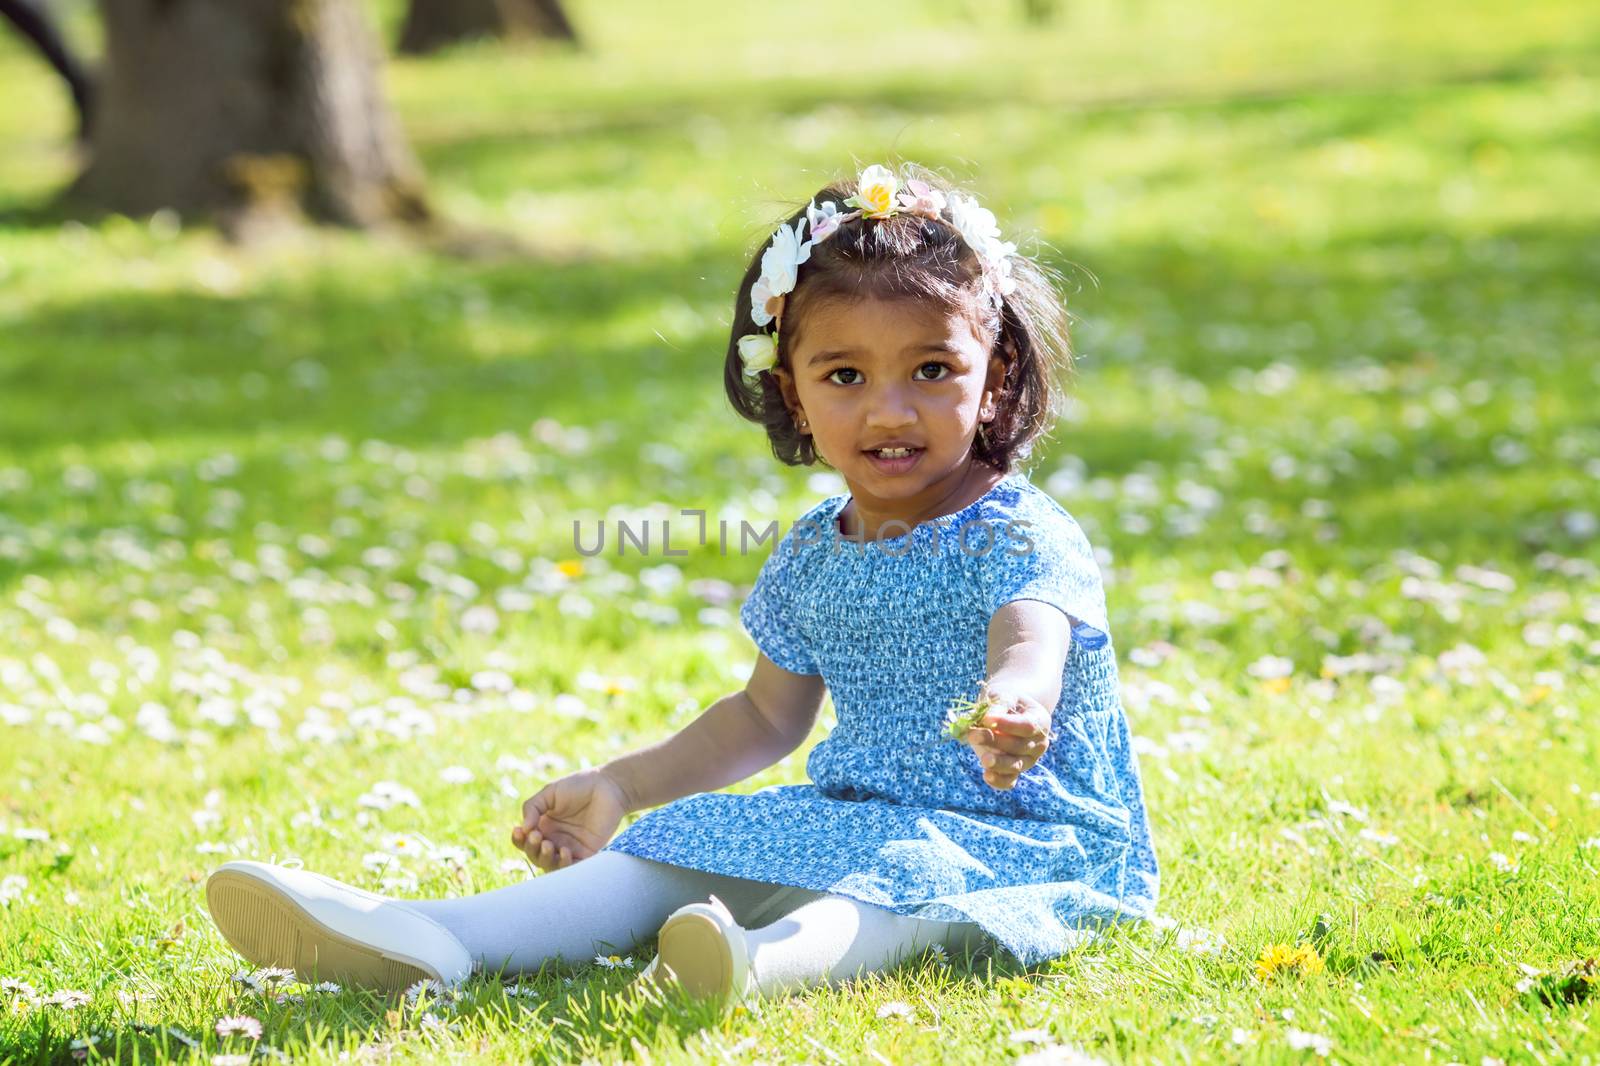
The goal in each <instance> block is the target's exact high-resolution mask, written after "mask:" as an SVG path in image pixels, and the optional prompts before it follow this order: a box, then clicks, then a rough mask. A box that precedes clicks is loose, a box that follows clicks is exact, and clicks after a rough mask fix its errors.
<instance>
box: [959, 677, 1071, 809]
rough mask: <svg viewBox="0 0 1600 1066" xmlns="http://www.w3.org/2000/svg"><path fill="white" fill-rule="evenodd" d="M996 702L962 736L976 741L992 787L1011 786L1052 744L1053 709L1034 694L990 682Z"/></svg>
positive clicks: (990, 693)
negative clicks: (1004, 687) (1008, 688)
mask: <svg viewBox="0 0 1600 1066" xmlns="http://www.w3.org/2000/svg"><path fill="white" fill-rule="evenodd" d="M986 690H987V692H988V694H989V699H990V701H991V702H992V703H994V704H995V706H994V707H992V708H991V709H990V710H989V712H988V713H987V714H985V715H984V716H983V717H982V718H981V719H979V721H978V724H977V725H976V726H974V727H973V728H971V729H969V730H967V734H966V736H965V737H963V738H962V739H963V740H965V741H966V742H967V743H968V744H971V745H972V749H973V750H974V751H976V752H977V753H978V761H979V762H980V763H982V764H983V767H984V769H983V779H984V781H985V782H986V783H988V785H989V786H990V787H991V788H997V789H1002V790H1005V789H1009V788H1012V787H1014V786H1015V785H1016V783H1017V778H1019V777H1021V776H1022V775H1023V774H1025V773H1027V772H1028V770H1030V769H1032V768H1033V764H1034V763H1036V762H1038V761H1039V760H1040V759H1041V758H1043V757H1044V753H1045V749H1046V748H1048V747H1049V746H1050V741H1051V739H1052V737H1051V734H1050V709H1049V708H1047V707H1045V706H1044V705H1043V704H1041V703H1040V702H1039V701H1038V700H1035V699H1033V698H1032V697H1031V696H1024V695H1020V694H1015V693H1008V692H1006V691H1005V690H1004V689H1002V688H998V687H996V686H994V685H989V686H987V688H986Z"/></svg>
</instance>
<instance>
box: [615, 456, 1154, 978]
mask: <svg viewBox="0 0 1600 1066" xmlns="http://www.w3.org/2000/svg"><path fill="white" fill-rule="evenodd" d="M848 501H849V496H848V494H841V495H837V496H830V497H829V498H827V499H825V500H823V501H822V502H821V503H820V504H818V505H817V506H815V507H813V508H812V509H811V510H810V511H808V512H807V513H806V514H805V516H804V517H803V518H801V519H800V520H799V521H797V522H796V523H795V524H794V525H793V526H791V527H790V529H789V531H788V532H787V533H786V534H785V535H784V536H783V537H781V538H780V539H779V541H778V543H777V546H776V547H775V548H774V549H773V552H772V555H771V556H770V557H769V558H768V559H767V561H766V563H765V564H764V565H763V566H762V568H761V572H760V573H759V574H758V575H757V578H756V582H755V586H754V588H753V589H752V590H751V593H750V596H749V598H748V599H747V600H746V601H745V603H744V606H743V607H742V608H741V610H740V615H739V616H740V620H741V621H742V622H743V623H744V626H745V628H746V629H747V630H748V631H749V633H750V636H751V638H752V639H753V640H754V641H755V643H756V646H757V647H759V648H760V649H761V651H762V652H764V653H765V654H766V656H767V657H768V658H769V659H771V660H772V661H773V662H774V663H776V664H777V665H778V666H780V667H782V668H783V669H785V670H789V671H792V672H794V673H799V674H820V675H821V676H822V677H823V679H824V681H825V682H826V684H827V687H828V690H829V693H830V694H831V696H832V700H833V705H834V710H835V713H836V716H837V719H838V722H837V725H836V726H835V727H834V729H833V730H832V732H830V733H829V734H828V736H827V737H825V738H824V739H822V740H821V741H819V742H818V743H817V745H816V746H815V747H814V748H813V749H812V751H811V754H810V757H809V759H808V760H807V763H806V771H807V775H808V776H809V778H810V780H811V783H810V784H804V785H777V786H773V787H770V788H764V789H761V790H760V791H758V792H754V793H750V794H736V793H729V792H710V793H702V794H699V795H694V796H688V797H685V798H683V799H680V800H677V801H675V802H673V803H670V804H667V805H666V806H663V807H660V808H657V809H656V810H653V811H650V812H648V813H647V814H645V815H643V816H642V817H640V818H639V819H638V820H637V821H636V822H634V823H633V824H632V825H630V826H628V828H627V829H625V830H624V831H623V832H622V833H621V834H620V835H618V836H617V837H616V839H614V840H613V841H612V842H611V844H610V845H609V847H610V848H611V849H612V850H616V851H622V852H626V853H628V854H631V855H637V856H639V857H641V858H645V859H654V860H656V861H658V862H664V863H670V864H672V865H674V866H681V867H688V868H691V869H695V870H703V871H708V872H711V873H719V874H724V875H728V876H732V877H742V878H748V879H751V880H757V881H763V882H766V883H770V884H780V885H794V886H798V887H801V888H805V889H809V890H811V891H815V892H832V893H835V894H838V895H842V896H849V897H852V898H854V899H858V900H861V901H863V902H866V903H873V904H877V905H879V906H882V907H886V908H888V909H889V910H892V911H895V912H897V913H899V914H907V915H912V916H915V917H918V918H931V919H935V920H938V921H948V922H976V923H977V924H978V925H979V926H981V927H982V928H983V929H984V931H985V932H986V933H988V934H989V935H990V936H991V937H993V939H994V940H995V941H996V942H998V943H999V944H1000V945H1001V946H1002V947H1003V948H1005V949H1006V950H1007V951H1009V952H1010V953H1011V954H1012V955H1014V956H1015V957H1016V958H1017V959H1018V961H1020V962H1021V963H1022V964H1023V965H1034V964H1036V963H1038V962H1040V961H1043V960H1045V959H1048V958H1052V957H1054V956H1058V955H1061V954H1063V953H1064V952H1066V951H1068V950H1070V949H1071V948H1073V947H1075V946H1077V945H1078V944H1080V943H1083V942H1085V941H1086V940H1088V939H1092V938H1093V936H1094V935H1095V932H1096V930H1097V928H1098V927H1100V926H1102V925H1103V924H1105V923H1107V922H1110V921H1112V920H1115V919H1118V918H1148V917H1150V916H1152V915H1153V913H1154V909H1155V904H1156V895H1157V890H1158V884H1159V875H1158V871H1157V866H1156V857H1155V851H1154V849H1153V846H1152V843H1151V839H1150V827H1149V824H1148V821H1147V818H1146V813H1145V805H1144V794H1143V789H1142V787H1141V784H1140V780H1139V770H1138V763H1137V760H1136V758H1135V756H1134V751H1133V745H1132V743H1131V740H1130V737H1129V734H1128V723H1127V719H1126V717H1125V716H1124V714H1123V709H1122V704H1121V699H1120V695H1119V691H1118V681H1117V661H1116V654H1115V651H1114V650H1113V647H1112V644H1111V638H1110V628H1109V626H1108V625H1107V622H1106V610H1105V592H1104V589H1103V587H1102V585H1101V580H1100V571H1099V568H1098V567H1097V565H1096V563H1095V560H1094V555H1093V553H1092V552H1091V550H1090V547H1089V543H1088V540H1087V539H1086V538H1085V536H1084V534H1083V531H1082V530H1081V529H1080V528H1079V527H1078V524H1077V522H1075V521H1074V520H1073V519H1072V516H1071V515H1069V514H1068V513H1067V512H1066V510H1065V509H1064V508H1062V506H1061V505H1060V504H1059V503H1057V502H1056V501H1055V500H1054V499H1053V498H1051V497H1050V496H1049V495H1047V494H1046V493H1044V492H1043V491H1041V490H1040V489H1039V488H1037V487H1036V486H1034V485H1033V484H1032V483H1031V482H1030V481H1029V480H1028V479H1027V477H1026V476H1025V475H1024V474H1022V473H1012V474H1010V475H1008V476H1006V477H1005V478H1004V479H1003V480H1001V481H1000V482H998V483H996V484H995V485H994V486H993V487H992V488H991V489H990V490H989V491H988V492H987V493H986V494H984V495H983V496H982V497H980V498H979V499H978V500H976V501H974V502H973V503H971V504H970V505H968V506H967V507H965V508H963V509H962V510H960V511H957V512H956V513H954V514H951V515H945V516H943V517H941V518H937V519H934V520H931V521H928V522H923V523H921V524H919V525H917V526H916V527H914V528H913V529H911V531H910V532H909V533H906V534H904V535H902V536H899V537H886V538H883V539H880V540H877V541H860V540H856V539H854V538H852V537H846V536H844V535H843V534H842V533H840V532H839V527H838V524H837V523H838V516H839V513H840V511H841V510H843V508H844V506H845V504H846V503H847V502H848ZM1019 599H1029V600H1040V601H1043V602H1045V603H1048V604H1051V605H1052V606H1054V607H1056V608H1058V609H1060V610H1061V611H1062V612H1064V613H1065V614H1066V615H1067V616H1068V618H1069V619H1070V620H1071V626H1072V648H1071V651H1070V652H1069V654H1068V657H1067V662H1066V666H1065V668H1064V670H1063V676H1062V687H1061V699H1060V702H1059V703H1058V704H1057V705H1056V707H1055V711H1054V716H1053V722H1052V727H1053V728H1054V730H1055V733H1056V739H1055V741H1054V742H1053V743H1052V744H1051V745H1050V746H1049V748H1048V750H1047V751H1046V752H1045V754H1044V757H1043V758H1042V759H1041V760H1040V761H1039V762H1038V763H1037V764H1036V765H1035V766H1034V767H1032V768H1031V769H1029V770H1028V771H1027V772H1026V773H1024V774H1022V775H1021V777H1019V778H1018V780H1017V783H1016V786H1015V787H1014V788H1012V789H1010V790H1007V791H1000V790H997V789H994V788H991V787H990V786H989V785H988V784H986V783H985V782H984V780H983V767H982V766H981V765H980V764H979V762H978V758H977V753H976V752H974V751H973V750H972V748H971V747H970V746H968V745H967V744H964V743H961V742H959V741H954V740H946V739H944V728H945V715H946V712H947V711H948V709H949V707H950V704H951V702H952V701H953V700H954V699H955V698H956V697H958V696H959V697H965V698H967V699H972V698H975V697H976V695H977V693H978V687H979V685H980V683H981V682H982V681H983V680H984V679H985V678H986V677H987V676H988V670H987V662H986V657H987V647H988V626H989V617H990V615H992V614H993V613H994V612H995V611H996V610H997V609H999V608H1000V607H1001V606H1002V605H1004V604H1006V603H1009V602H1011V601H1012V600H1019Z"/></svg>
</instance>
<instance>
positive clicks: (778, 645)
mask: <svg viewBox="0 0 1600 1066" xmlns="http://www.w3.org/2000/svg"><path fill="white" fill-rule="evenodd" d="M793 538H794V531H793V530H792V529H791V530H790V532H789V534H788V535H786V536H784V537H783V538H782V539H780V540H779V541H778V543H777V545H776V546H775V547H774V548H773V549H772V554H771V555H769V556H767V561H766V562H764V563H762V564H761V571H760V573H758V574H757V575H756V583H755V587H754V588H752V589H751V590H750V595H749V596H748V597H747V598H746V599H745V601H744V604H743V605H742V606H741V607H740V608H739V621H740V622H742V623H743V624H744V628H745V632H747V633H749V634H750V639H751V640H753V641H754V642H755V645H756V647H757V648H760V649H761V652H762V654H764V655H766V657H767V658H769V659H771V660H772V661H773V662H774V663H776V664H777V665H778V666H781V667H782V668H783V669H785V670H787V671H789V672H790V673H791V674H816V673H819V672H820V671H819V670H818V669H817V664H816V660H815V659H814V658H813V656H812V653H811V649H810V648H809V647H807V645H806V640H805V637H804V636H803V635H802V634H801V633H800V630H799V627H798V626H796V624H795V615H794V611H793V610H792V608H791V604H792V602H793V598H794V594H795V591H796V589H795V584H794V580H793V577H792V575H793V574H794V572H795V569H796V564H797V563H798V562H799V560H798V558H797V557H796V551H797V549H796V548H795V545H794V539H793Z"/></svg>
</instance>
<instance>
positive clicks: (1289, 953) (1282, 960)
mask: <svg viewBox="0 0 1600 1066" xmlns="http://www.w3.org/2000/svg"><path fill="white" fill-rule="evenodd" d="M1322 969H1323V962H1322V956H1321V955H1318V954H1317V949H1316V948H1314V947H1312V946H1311V945H1310V944H1270V945H1268V946H1267V947H1265V948H1263V949H1262V950H1261V957H1260V958H1258V959H1256V976H1257V977H1258V978H1260V979H1261V980H1263V981H1269V980H1271V979H1272V978H1273V977H1275V976H1277V975H1278V974H1280V973H1288V972H1291V971H1293V972H1295V973H1299V974H1314V973H1321V972H1322Z"/></svg>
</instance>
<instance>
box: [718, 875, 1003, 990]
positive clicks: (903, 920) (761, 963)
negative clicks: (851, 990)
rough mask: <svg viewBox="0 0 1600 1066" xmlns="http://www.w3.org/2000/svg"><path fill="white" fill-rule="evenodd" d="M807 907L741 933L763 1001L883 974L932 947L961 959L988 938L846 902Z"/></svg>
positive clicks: (827, 899)
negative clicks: (878, 972)
mask: <svg viewBox="0 0 1600 1066" xmlns="http://www.w3.org/2000/svg"><path fill="white" fill-rule="evenodd" d="M810 896H811V897H812V899H811V902H809V903H806V904H804V905H803V906H801V907H799V908H797V909H795V910H793V911H790V912H789V913H788V914H786V915H784V916H783V917H782V918H780V919H779V920H777V921H775V922H773V923H772V924H771V925H768V926H765V927H763V928H760V929H754V930H749V931H747V932H746V933H745V944H746V946H747V947H748V949H749V956H750V970H751V973H752V974H753V975H754V978H755V983H756V988H757V990H758V991H759V992H760V994H761V995H763V996H779V995H785V994H787V993H790V992H795V991H798V990H800V989H802V988H805V987H806V986H809V985H814V984H832V983H836V982H839V981H844V980H848V979H850V978H852V977H857V976H861V975H864V974H868V973H874V972H876V971H879V970H885V969H888V968H889V967H891V966H893V965H894V964H895V963H897V962H899V961H901V960H902V959H904V958H907V957H909V956H912V955H915V954H917V953H918V952H920V951H922V950H924V949H926V948H927V947H929V946H930V945H933V944H938V945H940V946H941V947H943V948H945V949H946V950H948V951H951V952H955V953H957V954H960V953H962V952H966V951H975V950H977V949H978V948H979V947H980V946H981V945H982V943H983V941H984V939H985V937H984V934H983V930H982V928H981V927H980V926H978V925H977V924H976V923H973V922H936V921H930V920H928V919H926V918H912V917H909V916H906V915H902V914H896V913H894V912H893V911H891V910H888V909H886V908H883V907H876V906H873V905H872V904H870V903H861V902H859V901H857V900H853V899H849V898H847V897H845V896H835V895H820V894H818V893H810Z"/></svg>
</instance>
